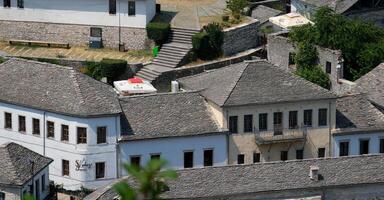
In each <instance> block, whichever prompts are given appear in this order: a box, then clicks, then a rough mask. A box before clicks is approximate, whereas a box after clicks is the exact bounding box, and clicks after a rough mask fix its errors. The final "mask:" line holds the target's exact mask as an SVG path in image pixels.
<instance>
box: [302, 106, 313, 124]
mask: <svg viewBox="0 0 384 200" xmlns="http://www.w3.org/2000/svg"><path fill="white" fill-rule="evenodd" d="M304 126H308V127H310V126H312V110H304Z"/></svg>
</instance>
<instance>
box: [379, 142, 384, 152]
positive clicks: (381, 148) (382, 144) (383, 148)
mask: <svg viewBox="0 0 384 200" xmlns="http://www.w3.org/2000/svg"><path fill="white" fill-rule="evenodd" d="M380 153H384V139H380Z"/></svg>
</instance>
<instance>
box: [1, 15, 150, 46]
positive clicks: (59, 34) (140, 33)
mask: <svg viewBox="0 0 384 200" xmlns="http://www.w3.org/2000/svg"><path fill="white" fill-rule="evenodd" d="M0 27H1V29H0V40H5V41H6V40H10V39H20V40H38V41H50V42H64V43H69V44H70V45H76V46H86V45H88V43H89V36H90V28H91V27H94V26H88V25H74V24H54V23H41V22H19V21H1V20H0ZM95 27H96V26H95ZM97 27H99V28H102V35H103V43H104V46H105V47H109V48H118V47H119V27H115V26H97ZM121 41H122V42H123V43H125V47H126V49H145V48H146V47H147V46H148V45H147V44H149V41H148V40H147V33H146V30H145V29H142V28H126V27H122V28H121Z"/></svg>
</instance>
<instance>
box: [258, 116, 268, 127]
mask: <svg viewBox="0 0 384 200" xmlns="http://www.w3.org/2000/svg"><path fill="white" fill-rule="evenodd" d="M267 129H268V114H267V113H261V114H259V131H265V130H267Z"/></svg>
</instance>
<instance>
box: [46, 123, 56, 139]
mask: <svg viewBox="0 0 384 200" xmlns="http://www.w3.org/2000/svg"><path fill="white" fill-rule="evenodd" d="M47 137H50V138H54V137H55V123H53V122H51V121H47Z"/></svg>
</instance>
